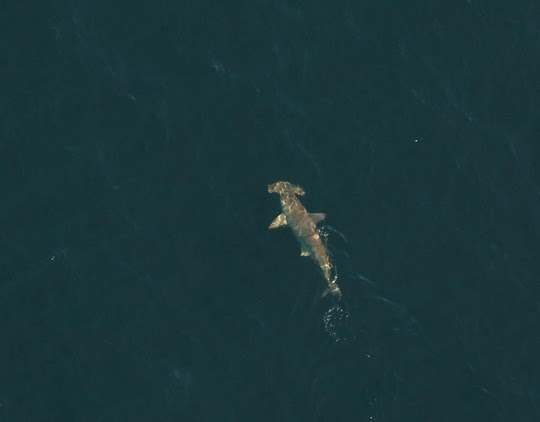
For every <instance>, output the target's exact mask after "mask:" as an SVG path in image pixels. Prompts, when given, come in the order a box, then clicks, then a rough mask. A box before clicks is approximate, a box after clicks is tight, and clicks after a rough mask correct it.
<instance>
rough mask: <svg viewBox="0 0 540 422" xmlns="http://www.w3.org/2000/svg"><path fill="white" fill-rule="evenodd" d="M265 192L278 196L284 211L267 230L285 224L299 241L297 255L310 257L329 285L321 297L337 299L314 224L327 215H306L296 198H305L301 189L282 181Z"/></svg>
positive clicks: (337, 287)
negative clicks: (328, 295)
mask: <svg viewBox="0 0 540 422" xmlns="http://www.w3.org/2000/svg"><path fill="white" fill-rule="evenodd" d="M268 192H269V193H277V194H279V199H280V202H281V209H282V210H283V212H282V213H281V214H279V215H278V216H277V217H276V218H275V219H274V221H272V223H270V226H269V227H268V228H269V229H275V228H277V227H281V226H284V225H288V226H289V227H290V228H291V230H292V232H293V233H294V236H295V237H296V239H297V240H298V242H300V255H302V256H311V257H312V258H313V259H314V260H315V261H316V262H317V264H319V267H320V268H321V271H322V273H323V276H324V278H325V280H326V283H327V284H328V288H327V289H326V290H325V291H324V293H323V296H326V295H327V294H328V293H331V294H333V295H334V296H335V297H337V298H340V297H341V290H340V288H339V286H338V285H337V283H336V277H333V276H332V262H331V261H330V256H329V254H328V250H327V249H326V246H325V245H324V243H323V241H322V239H321V236H320V235H319V232H318V231H317V223H319V222H320V221H322V220H324V218H325V217H326V214H322V213H316V214H309V213H308V212H307V210H306V209H305V208H304V206H303V205H302V203H301V202H300V201H299V200H298V198H297V197H296V195H301V196H303V195H305V192H304V190H303V189H302V188H301V187H300V186H296V185H293V184H292V183H289V182H284V181H282V182H275V183H272V184H271V185H268Z"/></svg>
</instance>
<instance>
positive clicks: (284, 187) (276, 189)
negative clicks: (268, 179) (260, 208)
mask: <svg viewBox="0 0 540 422" xmlns="http://www.w3.org/2000/svg"><path fill="white" fill-rule="evenodd" d="M268 193H277V194H279V195H283V194H291V193H294V194H296V195H305V194H306V193H305V192H304V189H302V188H301V187H300V186H296V185H293V184H292V183H290V182H285V181H280V182H275V183H271V184H269V185H268Z"/></svg>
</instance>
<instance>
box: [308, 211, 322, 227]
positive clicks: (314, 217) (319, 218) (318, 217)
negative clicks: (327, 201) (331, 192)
mask: <svg viewBox="0 0 540 422" xmlns="http://www.w3.org/2000/svg"><path fill="white" fill-rule="evenodd" d="M309 218H310V219H311V221H313V223H315V224H317V223H318V222H320V221H323V220H324V219H325V218H326V214H325V213H323V212H317V213H312V214H309Z"/></svg>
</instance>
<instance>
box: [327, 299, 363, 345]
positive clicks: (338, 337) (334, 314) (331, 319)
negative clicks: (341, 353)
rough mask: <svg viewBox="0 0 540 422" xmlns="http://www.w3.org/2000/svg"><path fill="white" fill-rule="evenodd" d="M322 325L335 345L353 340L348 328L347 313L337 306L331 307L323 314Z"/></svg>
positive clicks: (349, 327)
mask: <svg viewBox="0 0 540 422" xmlns="http://www.w3.org/2000/svg"><path fill="white" fill-rule="evenodd" d="M323 325H324V329H325V331H326V332H327V333H328V335H329V336H330V337H331V338H332V339H333V340H334V341H335V342H336V343H337V342H342V341H349V340H354V338H355V337H354V334H353V333H352V330H351V326H350V321H349V313H348V312H347V311H346V310H345V309H343V308H342V307H341V306H339V305H336V306H333V307H332V308H330V309H328V310H327V311H326V312H325V313H324V315H323Z"/></svg>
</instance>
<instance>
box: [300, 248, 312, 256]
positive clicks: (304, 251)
mask: <svg viewBox="0 0 540 422" xmlns="http://www.w3.org/2000/svg"><path fill="white" fill-rule="evenodd" d="M310 255H311V252H309V251H308V250H307V249H306V248H305V247H303V246H302V247H301V249H300V256H310Z"/></svg>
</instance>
